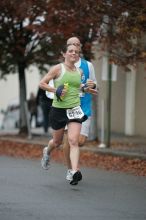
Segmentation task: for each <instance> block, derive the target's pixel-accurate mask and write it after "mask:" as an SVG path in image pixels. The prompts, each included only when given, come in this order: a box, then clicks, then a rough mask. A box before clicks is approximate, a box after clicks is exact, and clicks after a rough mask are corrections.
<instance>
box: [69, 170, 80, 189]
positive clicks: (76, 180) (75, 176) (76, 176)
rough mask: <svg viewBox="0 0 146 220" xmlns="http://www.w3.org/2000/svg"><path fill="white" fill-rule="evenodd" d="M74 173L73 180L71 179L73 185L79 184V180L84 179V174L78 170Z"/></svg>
mask: <svg viewBox="0 0 146 220" xmlns="http://www.w3.org/2000/svg"><path fill="white" fill-rule="evenodd" d="M71 173H72V180H71V181H70V184H71V185H77V184H78V181H81V180H82V174H81V172H80V171H79V170H78V171H76V172H73V171H72V172H71Z"/></svg>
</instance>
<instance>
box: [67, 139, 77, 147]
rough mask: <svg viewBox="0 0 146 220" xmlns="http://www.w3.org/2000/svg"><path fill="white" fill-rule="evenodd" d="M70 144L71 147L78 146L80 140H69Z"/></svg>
mask: <svg viewBox="0 0 146 220" xmlns="http://www.w3.org/2000/svg"><path fill="white" fill-rule="evenodd" d="M68 142H69V145H70V146H77V145H78V140H77V139H76V138H68Z"/></svg>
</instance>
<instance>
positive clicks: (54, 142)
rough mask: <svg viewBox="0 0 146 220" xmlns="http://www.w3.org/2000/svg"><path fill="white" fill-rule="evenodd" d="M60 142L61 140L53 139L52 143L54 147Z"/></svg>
mask: <svg viewBox="0 0 146 220" xmlns="http://www.w3.org/2000/svg"><path fill="white" fill-rule="evenodd" d="M61 144H62V140H54V141H53V145H54V147H59V146H60V145H61Z"/></svg>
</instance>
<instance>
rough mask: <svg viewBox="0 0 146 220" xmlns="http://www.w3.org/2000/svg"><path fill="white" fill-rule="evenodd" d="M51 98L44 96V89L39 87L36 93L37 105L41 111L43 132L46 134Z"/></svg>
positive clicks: (48, 125) (48, 124)
mask: <svg viewBox="0 0 146 220" xmlns="http://www.w3.org/2000/svg"><path fill="white" fill-rule="evenodd" d="M52 102H53V99H52V98H51V97H50V98H49V97H47V96H46V91H44V90H43V89H41V88H39V90H38V93H37V106H40V107H41V109H42V113H43V124H42V125H43V130H44V133H45V134H48V128H49V127H50V122H49V113H50V109H51V106H52Z"/></svg>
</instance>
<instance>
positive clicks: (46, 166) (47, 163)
mask: <svg viewBox="0 0 146 220" xmlns="http://www.w3.org/2000/svg"><path fill="white" fill-rule="evenodd" d="M47 149H48V148H47V147H45V148H44V149H43V157H42V160H41V165H42V168H43V169H44V170H48V169H49V168H50V156H49V155H48V153H47Z"/></svg>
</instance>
